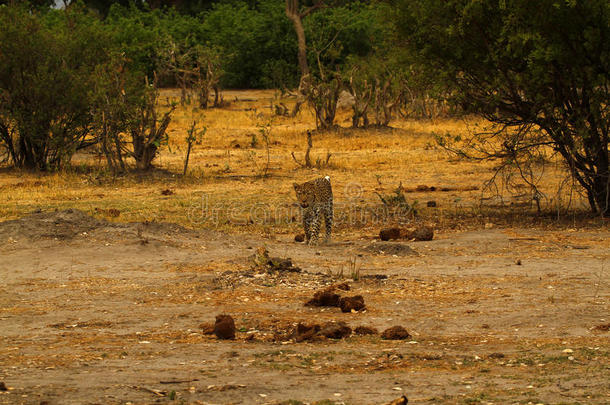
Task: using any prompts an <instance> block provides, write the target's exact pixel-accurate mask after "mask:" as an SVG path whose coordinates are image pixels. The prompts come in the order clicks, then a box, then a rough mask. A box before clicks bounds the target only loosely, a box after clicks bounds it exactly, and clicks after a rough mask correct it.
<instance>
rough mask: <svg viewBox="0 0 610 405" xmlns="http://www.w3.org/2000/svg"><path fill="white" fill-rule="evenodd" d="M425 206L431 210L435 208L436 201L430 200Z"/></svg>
mask: <svg viewBox="0 0 610 405" xmlns="http://www.w3.org/2000/svg"><path fill="white" fill-rule="evenodd" d="M426 205H427V206H428V207H431V208H433V207H436V201H434V200H430V201H428V202H427V203H426Z"/></svg>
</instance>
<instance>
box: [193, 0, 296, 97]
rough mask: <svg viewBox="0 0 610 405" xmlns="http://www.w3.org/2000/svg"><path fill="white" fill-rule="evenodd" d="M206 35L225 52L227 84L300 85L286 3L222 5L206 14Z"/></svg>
mask: <svg viewBox="0 0 610 405" xmlns="http://www.w3.org/2000/svg"><path fill="white" fill-rule="evenodd" d="M202 18H203V21H202V31H203V36H204V37H205V38H206V43H207V44H208V45H211V46H214V47H216V48H219V49H222V50H223V55H224V57H225V58H226V61H225V70H226V74H225V76H224V78H223V85H224V86H227V87H238V88H256V87H280V86H289V87H291V86H294V85H295V84H296V83H297V81H298V80H297V77H298V67H297V66H296V48H297V45H296V37H295V35H294V31H293V28H292V24H291V23H290V21H289V20H288V19H287V18H286V16H285V15H284V3H283V2H278V1H274V0H261V1H260V2H258V4H257V6H256V7H255V8H253V7H250V6H249V5H248V4H247V3H246V2H240V1H236V2H219V3H216V4H215V5H214V6H213V8H212V9H211V10H209V11H208V12H206V13H204V14H203V16H202Z"/></svg>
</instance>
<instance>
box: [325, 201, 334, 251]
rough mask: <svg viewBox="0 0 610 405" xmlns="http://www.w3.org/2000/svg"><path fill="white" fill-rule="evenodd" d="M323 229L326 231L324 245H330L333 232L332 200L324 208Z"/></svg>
mask: <svg viewBox="0 0 610 405" xmlns="http://www.w3.org/2000/svg"><path fill="white" fill-rule="evenodd" d="M324 228H325V231H326V243H330V237H331V234H332V230H333V201H332V199H331V200H330V201H329V203H328V204H326V206H325V207H324Z"/></svg>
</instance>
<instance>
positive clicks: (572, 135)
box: [396, 0, 610, 214]
mask: <svg viewBox="0 0 610 405" xmlns="http://www.w3.org/2000/svg"><path fill="white" fill-rule="evenodd" d="M396 3H397V6H398V10H399V12H398V14H397V19H396V22H397V24H396V26H397V29H398V30H399V31H400V32H401V34H402V37H403V38H404V39H405V41H404V43H405V44H408V46H407V47H406V48H407V49H408V52H407V53H408V54H410V55H415V56H412V58H413V60H415V61H416V62H417V64H418V65H419V66H426V67H427V69H429V71H431V72H434V74H435V75H436V77H437V78H438V82H439V84H443V85H444V86H445V88H446V89H447V90H448V94H449V95H450V96H451V99H452V101H453V102H454V103H456V104H458V105H461V106H462V107H463V108H465V109H466V111H470V112H473V113H476V114H479V115H481V116H483V117H485V118H487V119H489V120H490V121H492V122H495V123H497V124H498V127H497V128H496V129H495V130H494V131H493V134H494V135H495V136H494V137H493V138H494V139H495V140H496V141H499V142H495V143H496V144H502V145H503V147H502V148H501V149H500V150H495V151H491V152H489V151H488V152H487V153H488V156H490V157H494V158H497V157H501V158H508V159H511V160H512V161H518V160H519V159H518V156H517V155H519V154H520V153H521V152H527V153H529V151H530V150H532V149H535V148H540V147H543V146H550V147H551V148H553V150H554V151H555V152H556V153H558V154H559V155H560V156H561V157H562V158H563V160H564V162H565V163H566V166H567V167H568V169H569V170H570V172H571V174H572V176H573V177H574V178H575V179H576V181H577V182H578V183H579V184H580V185H581V186H582V187H583V188H584V189H585V191H586V193H587V195H588V198H589V204H590V206H591V209H592V210H593V211H594V212H600V213H602V214H603V213H607V212H608V209H609V203H610V180H609V170H610V169H609V161H608V140H609V136H608V133H609V132H610V110H609V108H610V107H609V106H608V102H607V101H608V100H609V99H610V73H609V72H610V3H608V2H607V1H606V0H583V1H557V0H544V1H538V2H531V1H527V0H505V1H501V2H481V1H478V0H453V1H430V2H416V1H410V0H398V1H396ZM489 141H490V138H486V139H485V142H487V145H489V144H490V142H489ZM477 146H482V145H481V144H479V145H477ZM479 151H480V149H479Z"/></svg>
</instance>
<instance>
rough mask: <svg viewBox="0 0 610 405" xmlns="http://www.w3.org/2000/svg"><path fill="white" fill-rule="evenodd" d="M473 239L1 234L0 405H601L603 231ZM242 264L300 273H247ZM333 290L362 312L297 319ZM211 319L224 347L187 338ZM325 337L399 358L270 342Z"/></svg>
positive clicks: (87, 227)
mask: <svg viewBox="0 0 610 405" xmlns="http://www.w3.org/2000/svg"><path fill="white" fill-rule="evenodd" d="M490 228H491V229H484V230H477V231H465V232H456V231H451V230H443V229H437V230H436V234H435V238H434V240H432V241H429V242H392V244H389V245H384V243H385V242H381V241H379V240H375V238H373V236H372V235H365V234H357V233H352V234H349V235H345V234H342V235H339V236H338V237H337V239H336V240H334V241H333V242H332V243H331V244H330V245H323V246H319V247H309V246H305V245H304V244H298V243H295V242H294V241H293V240H292V236H291V235H287V234H285V235H276V236H273V235H271V236H269V237H266V238H265V237H262V236H251V237H249V236H244V235H232V234H225V233H221V232H217V231H209V230H196V231H195V230H188V229H185V228H183V227H181V226H178V225H173V224H167V223H158V222H148V223H116V222H115V223H110V222H107V221H105V220H102V219H95V218H93V217H91V216H88V215H87V214H85V213H83V212H81V211H78V210H63V211H53V210H50V211H41V212H35V213H32V214H31V215H29V216H25V217H23V218H21V219H17V220H12V221H6V222H3V223H0V241H2V244H1V246H0V258H1V259H2V260H0V274H2V283H1V285H0V382H2V383H4V386H5V387H4V386H3V385H2V384H0V403H5V404H21V403H23V404H42V403H45V404H126V403H132V404H146V403H191V404H280V403H284V404H299V403H316V402H317V401H322V402H320V403H326V404H332V403H336V404H340V403H345V404H382V403H386V402H388V401H391V400H393V399H396V398H398V397H400V396H401V395H403V394H404V395H407V396H408V398H409V403H412V404H424V403H426V404H432V403H435V404H445V403H446V404H456V403H461V404H478V403H482V404H490V403H495V404H506V403H519V404H539V403H543V404H607V403H610V388H609V385H608V382H609V379H608V375H610V361H609V353H610V345H609V340H610V335H609V332H608V328H609V325H610V301H609V299H610V285H609V283H608V268H609V266H610V262H609V260H608V259H609V257H610V242H609V241H608V240H609V239H608V236H609V232H608V230H607V227H606V228H598V229H585V230H580V229H579V230H577V229H568V230H561V231H560V230H557V231H553V230H539V229H519V228H503V229H496V228H494V227H490ZM600 229H601V230H600ZM371 245H374V247H375V248H374V249H372V248H371ZM261 246H266V247H267V249H268V250H269V252H270V253H271V254H272V255H274V256H279V257H284V258H287V257H289V258H291V259H292V261H293V263H294V264H295V265H296V266H298V267H300V268H301V269H302V272H300V273H298V272H276V273H265V272H256V271H253V270H252V268H251V267H252V265H251V263H250V259H249V257H250V256H252V255H253V254H254V252H255V251H256V250H257V248H259V247H261ZM386 247H387V248H386ZM401 247H402V248H401ZM409 248H410V249H409ZM384 249H385V250H384ZM375 252H376V253H375ZM344 281H346V282H348V284H349V286H350V291H349V292H344V293H345V294H347V295H356V294H359V295H362V296H363V298H364V300H365V303H366V308H367V309H366V310H365V311H361V312H356V313H354V312H352V313H342V312H341V311H340V310H339V309H338V308H322V307H306V306H304V303H305V302H306V301H307V300H309V299H310V298H311V297H312V296H313V293H314V292H315V291H317V290H319V289H321V288H323V287H327V286H329V285H332V284H334V283H338V282H344ZM342 293H343V292H342ZM217 314H230V315H232V316H233V318H234V319H235V324H236V327H237V329H238V332H237V336H236V339H235V340H219V339H217V338H216V337H215V336H214V335H206V334H203V333H202V329H201V328H200V325H201V324H202V323H209V322H213V321H214V318H215V316H216V315H217ZM327 321H343V322H345V323H347V324H348V325H349V326H350V327H351V328H352V329H353V328H355V327H357V326H369V327H374V328H376V329H377V330H378V331H379V332H381V331H383V330H384V329H386V328H388V327H391V326H395V325H401V326H404V327H405V328H406V329H407V330H408V331H409V333H410V334H411V338H409V339H406V340H384V339H382V338H381V337H380V336H379V335H368V336H356V335H352V336H350V337H347V338H344V339H337V340H334V339H317V340H313V341H305V342H300V343H297V342H295V341H294V340H288V339H280V338H278V336H281V335H282V333H285V332H286V331H287V330H290V329H291V328H293V327H294V325H296V324H297V323H298V322H304V323H307V324H314V323H315V324H323V323H325V322H327ZM299 401H301V402H299Z"/></svg>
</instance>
